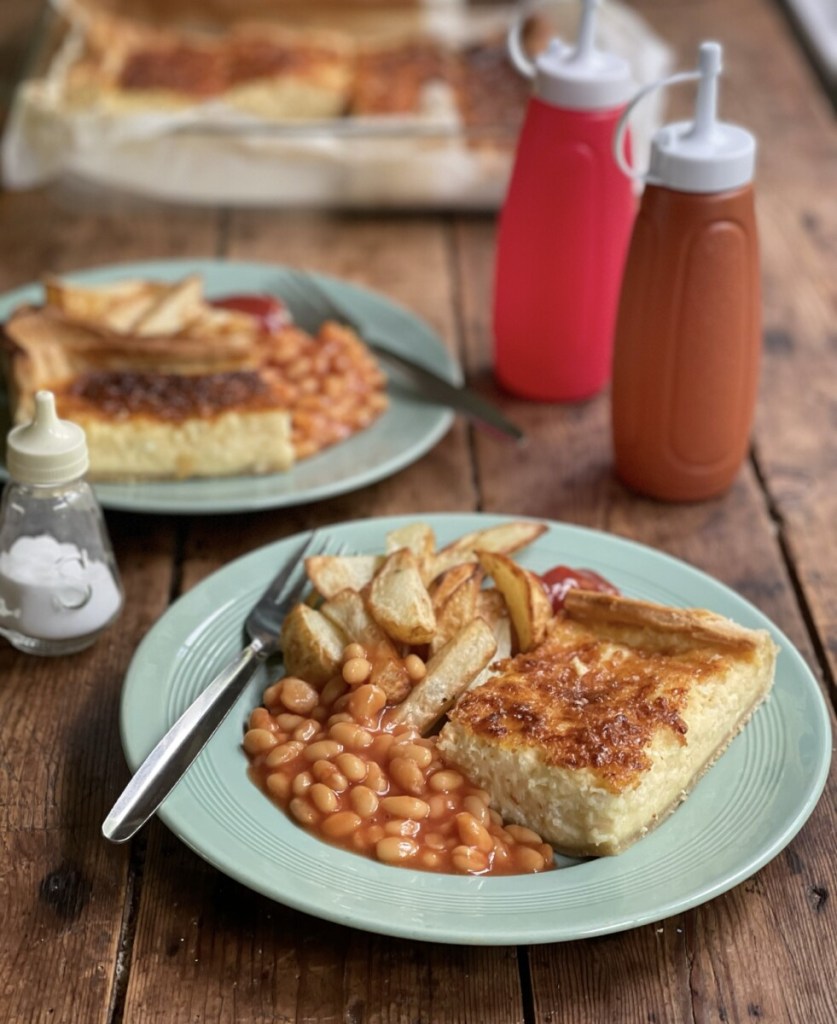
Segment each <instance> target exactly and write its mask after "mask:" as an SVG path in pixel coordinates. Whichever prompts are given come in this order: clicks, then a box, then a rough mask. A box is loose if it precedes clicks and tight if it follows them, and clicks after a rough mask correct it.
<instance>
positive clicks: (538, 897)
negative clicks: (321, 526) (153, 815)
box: [121, 514, 831, 945]
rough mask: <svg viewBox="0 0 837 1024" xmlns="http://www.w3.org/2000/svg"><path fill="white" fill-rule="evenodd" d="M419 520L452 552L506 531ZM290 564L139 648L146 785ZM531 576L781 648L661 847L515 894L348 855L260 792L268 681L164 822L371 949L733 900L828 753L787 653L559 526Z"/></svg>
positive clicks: (517, 936)
mask: <svg viewBox="0 0 837 1024" xmlns="http://www.w3.org/2000/svg"><path fill="white" fill-rule="evenodd" d="M411 518H415V517H411ZM422 518H423V519H424V520H425V521H427V522H429V523H430V524H431V525H432V526H433V529H434V531H435V533H436V538H437V541H438V542H439V543H445V542H448V541H450V540H452V539H453V538H455V537H457V536H459V535H460V534H462V533H465V532H468V531H471V530H475V529H480V528H482V527H485V526H490V525H493V524H496V523H499V522H501V521H504V520H505V519H507V518H508V517H503V516H489V515H476V514H470V515H464V514H463V515H433V516H425V517H422ZM408 521H410V520H408V519H406V518H404V517H398V518H386V519H368V520H361V521H358V522H352V523H346V524H343V525H337V526H334V527H333V528H331V532H332V533H333V534H334V536H335V537H336V538H337V539H338V540H339V541H344V542H346V543H347V545H348V546H349V548H350V550H352V551H355V552H358V553H364V552H365V553H374V552H379V551H381V550H382V549H383V544H384V535H385V533H386V532H387V531H388V530H390V529H393V528H394V527H396V526H399V525H403V524H404V523H405V522H408ZM297 543H298V541H297ZM292 550H294V540H293V539H288V540H284V541H280V542H277V543H275V544H271V545H268V546H267V547H264V548H261V549H259V550H257V551H254V552H251V553H250V554H249V555H246V556H244V557H242V558H239V559H238V560H236V561H234V562H231V563H230V564H229V565H227V566H225V567H224V568H222V569H220V570H218V571H217V572H216V573H214V574H213V575H212V576H210V577H208V578H207V579H206V580H204V581H203V582H202V583H200V584H199V585H198V586H196V587H195V588H194V589H193V590H191V591H189V593H187V594H186V595H185V596H184V597H182V598H181V599H180V600H178V601H177V602H176V603H175V604H174V605H172V607H171V609H170V610H169V611H168V612H167V613H166V615H164V616H163V618H162V619H161V620H160V621H159V622H158V623H157V625H156V626H155V627H154V628H153V629H152V630H151V632H150V633H149V634H148V635H147V636H146V638H145V639H144V640H143V642H142V644H141V645H140V647H139V649H138V650H137V652H136V655H135V657H134V659H133V661H132V663H131V666H130V668H129V671H128V674H127V677H126V680H125V685H124V689H123V694H122V706H121V731H122V739H123V745H124V749H125V753H126V757H127V760H128V763H129V765H130V766H131V769H132V770H135V769H136V768H137V767H138V765H139V764H140V763H141V762H142V760H143V759H144V758H145V756H146V755H147V754H148V752H149V751H150V750H151V749H152V747H153V746H154V745H155V744H156V742H157V741H158V740H159V738H160V737H161V736H162V735H163V733H164V732H165V731H166V730H167V729H168V728H169V726H170V725H171V724H172V723H173V722H174V721H175V719H176V718H177V717H178V716H179V715H180V714H181V713H182V712H183V711H184V710H185V708H186V707H187V705H188V704H189V703H190V702H191V701H192V700H194V698H195V697H196V696H197V694H198V693H199V692H200V690H201V689H202V688H203V687H204V686H205V685H206V684H207V682H208V681H209V679H210V678H211V677H212V676H213V675H214V674H215V672H216V671H217V670H218V669H219V668H220V667H221V666H222V665H223V664H224V663H225V662H226V661H227V660H229V659H231V658H232V657H233V656H234V655H235V653H236V652H237V651H238V649H239V647H240V644H241V638H242V624H243V621H244V618H245V616H246V614H247V612H248V610H249V609H250V607H251V606H252V604H253V602H254V601H255V600H256V599H257V597H258V596H259V594H260V593H261V591H262V590H263V588H264V587H265V586H266V584H267V582H268V580H269V579H270V578H271V577H272V576H273V575H274V574H275V572H276V571H277V569H278V567H279V566H280V565H281V564H282V562H283V560H284V559H285V558H286V557H287V556H288V555H289V553H290V552H291V551H292ZM519 560H520V561H521V563H522V564H524V565H525V566H527V567H529V568H531V569H534V570H537V571H544V570H546V569H548V568H551V567H552V566H554V565H558V564H565V565H566V564H569V565H574V566H577V567H588V568H592V569H595V570H597V571H598V572H600V573H602V574H603V575H604V576H605V577H607V578H609V579H610V580H612V581H613V582H614V583H615V584H616V585H617V586H619V587H620V588H621V589H622V591H623V592H624V593H625V594H626V595H629V596H632V597H638V598H644V599H647V600H651V601H658V602H662V603H665V604H672V605H678V606H696V607H703V608H709V609H712V610H713V611H715V612H718V613H720V614H722V615H726V616H728V617H730V618H732V619H734V620H735V621H737V622H739V623H741V624H742V625H745V626H750V627H756V628H765V629H768V630H770V632H771V633H772V634H773V636H774V638H775V639H776V641H777V643H778V644H779V645H780V646H781V653H780V655H779V661H778V669H777V676H776V683H775V686H774V689H773V691H772V694H771V697H770V699H769V700H768V701H767V702H766V703H765V704H764V705H763V706H762V707H761V708H760V709H759V710H758V711H757V712H756V714H755V715H754V717H753V719H752V720H751V721H750V723H749V724H748V725H747V727H746V728H745V729H744V731H743V732H742V733H741V734H740V735H739V736H738V738H737V739H735V740H734V742H733V743H732V744H731V745H730V747H729V748H728V750H727V751H726V753H725V754H724V755H723V757H722V758H721V759H720V760H719V761H718V763H717V764H716V765H715V766H714V767H713V768H712V769H711V771H709V772H708V773H707V774H706V775H705V776H704V777H703V778H702V779H701V781H700V782H699V783H698V785H697V787H696V788H695V790H694V791H693V793H692V794H691V796H690V797H689V799H688V800H687V801H686V802H685V803H684V804H683V805H682V806H681V807H680V808H679V809H678V810H677V811H676V812H675V813H674V814H673V815H672V816H671V817H670V818H669V819H668V820H667V821H665V822H664V823H663V824H662V825H661V826H660V827H659V828H658V829H657V830H656V831H654V832H653V833H651V834H650V835H648V836H646V837H645V838H644V839H642V840H641V841H640V842H638V843H636V844H635V845H634V846H633V847H631V848H630V849H629V850H627V851H626V852H625V853H623V854H621V855H620V856H618V857H611V858H601V859H598V860H587V861H583V862H577V863H576V862H572V861H568V860H562V861H560V862H559V863H560V864H561V865H562V866H561V867H560V869H559V870H555V871H549V872H546V873H544V874H539V875H523V876H516V877H510V878H509V877H498V878H480V877H460V876H453V875H437V874H430V873H425V872H420V871H413V870H410V869H406V868H399V867H389V866H386V865H382V864H378V863H376V862H374V861H372V860H370V859H367V858H365V857H362V856H360V855H356V854H352V853H348V852H344V851H342V850H338V849H335V848H333V847H331V846H329V845H328V844H326V843H324V842H322V841H320V840H318V839H316V838H314V837H313V836H312V835H310V834H308V833H307V832H305V831H303V830H302V829H301V828H299V827H298V826H296V825H295V824H293V823H292V822H291V821H290V820H289V819H288V818H287V817H286V816H285V815H284V814H283V813H282V811H281V810H279V809H278V808H277V807H276V806H275V805H273V804H272V803H270V801H269V800H268V799H267V798H266V797H265V796H264V795H263V794H262V793H261V791H260V790H258V789H257V788H256V786H255V785H254V784H253V783H251V782H250V781H249V779H248V777H247V760H246V758H245V755H244V753H243V752H242V749H241V737H242V729H243V725H244V722H245V720H246V718H247V717H248V715H249V712H250V710H251V709H252V708H253V707H256V706H257V705H259V704H260V703H261V693H262V691H263V689H264V687H265V685H266V682H267V680H268V678H269V674H268V672H266V671H263V672H261V674H260V675H259V676H258V677H257V678H256V679H254V681H253V682H252V684H251V685H250V686H249V687H248V689H247V692H246V694H244V695H243V696H242V698H241V700H240V701H239V703H238V704H237V705H236V707H235V708H234V709H233V712H232V713H231V714H230V715H229V717H228V718H227V719H226V721H225V722H224V723H223V725H222V726H221V727H220V728H219V730H218V731H217V732H216V734H215V735H214V736H213V738H212V739H211V741H210V742H209V743H208V744H207V746H206V747H205V749H204V750H203V752H202V753H201V754H200V756H199V757H198V759H197V760H196V761H195V763H194V764H193V765H192V767H191V768H190V769H189V771H188V772H187V773H186V775H185V776H184V778H183V779H182V781H181V782H180V784H179V785H178V786H177V788H176V789H175V790H174V791H173V792H172V793H171V795H170V796H169V798H168V799H167V800H166V801H165V803H164V804H163V806H162V808H161V809H160V812H159V813H160V816H161V818H162V819H163V820H164V821H165V823H166V824H167V825H168V826H169V828H170V829H171V830H172V831H173V832H174V833H175V834H176V835H177V836H179V837H180V838H181V839H182V840H183V842H185V843H186V844H187V845H188V846H190V847H191V848H192V849H193V850H195V851H196V852H197V853H198V854H200V855H201V856H202V857H204V858H205V859H206V860H207V861H209V862H210V863H211V864H213V865H215V866H216V867H217V868H218V869H219V870H220V871H223V872H224V873H225V874H227V875H229V876H231V877H232V878H235V879H237V880H238V881H240V882H241V883H243V884H244V885H246V886H249V887H250V888H251V889H254V890H256V891H257V892H260V893H263V894H264V895H265V896H268V897H270V898H271V899H274V900H277V901H279V902H281V903H285V904H288V905H289V906H293V907H296V908H298V909H299V910H303V911H306V912H308V913H310V914H314V915H316V916H318V917H322V918H326V919H328V920H331V921H337V922H339V923H341V924H345V925H350V926H352V927H355V928H362V929H366V930H368V931H372V932H379V933H383V934H387V935H396V936H402V937H406V938H412V939H424V940H432V941H436V942H449V943H462V944H473V945H480V944H484V945H513V944H519V943H540V942H558V941H562V940H568V939H579V938H584V937H587V936H592V935H601V934H604V933H608V932H616V931H621V930H624V929H627V928H632V927H635V926H637V925H641V924H645V923H647V922H650V921H658V920H660V919H662V918H665V917H669V916H671V915H673V914H677V913H679V912H681V911H684V910H686V909H688V908H690V907H694V906H697V905H698V904H700V903H703V902H705V901H706V900H709V899H711V898H712V897H714V896H717V895H719V894H720V893H723V892H725V891H726V890H728V889H731V888H732V887H733V886H735V885H737V884H738V883H739V882H741V881H743V880H744V879H746V878H747V877H749V876H750V875H752V874H753V873H754V872H756V871H757V870H758V869H759V868H761V867H762V866H763V865H764V864H766V863H767V862H768V861H769V860H771V858H773V857H775V856H776V854H777V853H779V851H780V850H782V848H783V847H784V846H785V845H786V844H787V843H788V842H789V841H790V840H791V839H792V838H793V836H794V835H795V834H796V833H797V831H798V830H799V829H800V828H801V827H802V825H803V823H804V822H805V820H806V819H807V817H808V815H809V814H810V813H811V811H812V810H813V808H814V806H815V804H816V802H817V799H818V797H819V795H820V793H821V792H822V789H823V786H824V785H825V779H826V774H827V771H828V766H829V761H830V752H831V738H830V727H829V720H828V715H827V712H826V708H825V702H824V699H823V697H822V695H821V693H820V690H819V687H818V686H817V683H816V681H815V679H814V677H813V675H812V674H811V672H810V670H809V669H808V667H807V665H806V664H805V662H804V660H803V659H802V657H801V656H800V654H799V653H798V652H797V651H796V650H795V649H794V647H793V645H792V644H791V643H790V641H789V640H788V639H787V638H786V637H785V636H783V635H782V634H781V633H780V632H779V630H777V629H776V627H775V626H773V625H772V623H770V622H769V621H768V620H767V619H766V618H765V616H764V615H762V614H761V612H759V611H758V610H757V609H756V608H754V607H753V606H752V605H751V604H749V603H748V602H746V601H745V600H744V599H743V598H741V597H739V596H738V595H737V594H735V593H734V592H733V591H731V590H729V589H728V588H727V587H725V586H723V585H722V584H721V583H719V582H717V581H716V580H714V579H712V578H711V577H709V576H707V575H705V574H704V573H701V572H699V571H697V570H696V569H694V568H692V567H690V566H689V565H686V564H685V563H683V562H680V561H677V560H676V559H674V558H671V557H669V556H667V555H664V554H661V553H659V552H657V551H653V550H651V549H650V548H646V547H643V546H641V545H638V544H635V543H632V542H630V541H627V540H623V539H621V538H618V537H613V536H610V535H607V534H603V533H598V532H595V531H592V530H586V529H582V528H580V527H574V526H566V525H561V524H558V523H551V524H549V530H548V531H547V532H546V533H544V534H543V535H542V536H541V537H540V538H539V539H538V540H537V541H536V542H535V543H534V544H532V545H531V546H530V547H529V548H528V549H526V551H525V552H523V553H521V554H520V556H519ZM276 675H277V672H276V670H275V669H274V671H273V673H272V676H276Z"/></svg>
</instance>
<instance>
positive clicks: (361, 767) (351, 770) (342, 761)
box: [334, 753, 367, 782]
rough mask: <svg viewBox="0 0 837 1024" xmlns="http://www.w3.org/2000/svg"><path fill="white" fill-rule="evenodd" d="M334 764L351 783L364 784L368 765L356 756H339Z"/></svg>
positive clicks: (347, 754) (345, 754)
mask: <svg viewBox="0 0 837 1024" xmlns="http://www.w3.org/2000/svg"><path fill="white" fill-rule="evenodd" d="M334 763H335V764H336V765H337V767H338V768H339V769H340V771H341V772H342V773H343V774H344V775H345V776H346V778H347V779H348V780H349V782H363V780H364V779H365V778H366V772H367V764H366V762H365V761H364V760H362V759H361V758H359V757H358V756H357V755H356V754H349V753H343V754H338V755H337V757H335V759H334Z"/></svg>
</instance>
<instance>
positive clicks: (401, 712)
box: [392, 619, 497, 734]
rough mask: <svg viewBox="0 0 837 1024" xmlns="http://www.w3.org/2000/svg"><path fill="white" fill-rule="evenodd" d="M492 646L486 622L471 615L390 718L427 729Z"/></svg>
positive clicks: (485, 660) (486, 659) (487, 657)
mask: <svg viewBox="0 0 837 1024" xmlns="http://www.w3.org/2000/svg"><path fill="white" fill-rule="evenodd" d="M496 648H497V645H496V643H495V641H494V634H493V633H492V632H491V629H490V628H489V626H488V625H487V623H486V622H485V621H484V620H483V619H472V620H471V622H469V623H468V625H467V626H466V627H465V628H464V629H463V630H462V632H460V633H458V634H457V635H456V636H455V637H454V638H453V639H452V640H450V641H449V642H448V643H447V644H445V646H444V647H443V648H442V649H441V650H440V651H438V652H437V653H436V654H435V655H434V656H433V657H432V658H431V659H430V660H429V661H428V662H427V675H426V676H425V677H424V679H422V681H421V682H420V683H417V684H416V685H415V686H414V687H413V689H412V691H411V692H410V694H409V696H408V697H407V698H406V699H405V700H404V701H402V703H401V704H400V705H399V706H398V707H397V708H395V710H394V712H393V714H392V720H394V721H395V722H398V723H402V722H403V723H407V724H409V725H412V726H413V727H414V728H416V729H418V730H419V732H421V733H422V734H426V733H428V732H429V731H430V730H431V729H432V728H433V726H434V725H435V724H436V723H437V722H438V721H439V719H440V718H441V717H442V715H444V714H445V712H446V711H447V710H448V708H450V707H451V705H452V704H453V703H454V702H455V701H456V699H457V697H458V696H459V695H460V694H461V693H462V692H463V691H464V690H465V688H466V687H467V686H468V684H469V683H470V682H471V681H472V680H473V679H474V678H475V677H476V676H477V675H479V673H480V672H481V671H482V670H483V669H484V668H485V666H486V665H487V664H488V663H489V662H490V661H491V659H492V658H493V656H494V652H495V650H496Z"/></svg>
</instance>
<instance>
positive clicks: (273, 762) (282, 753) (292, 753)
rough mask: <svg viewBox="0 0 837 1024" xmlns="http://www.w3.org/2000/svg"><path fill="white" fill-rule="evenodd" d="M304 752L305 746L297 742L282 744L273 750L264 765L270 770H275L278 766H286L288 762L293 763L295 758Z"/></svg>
mask: <svg viewBox="0 0 837 1024" xmlns="http://www.w3.org/2000/svg"><path fill="white" fill-rule="evenodd" d="M302 750H303V744H302V743H299V742H298V741H297V740H293V741H292V742H290V743H280V744H279V746H278V747H274V748H273V750H271V752H270V753H269V754H268V755H267V757H266V758H265V759H264V763H265V764H266V765H267V767H268V768H275V767H276V766H277V765H280V764H285V763H286V762H288V761H292V760H293V759H294V758H295V757H298V756H299V755H300V753H301V752H302Z"/></svg>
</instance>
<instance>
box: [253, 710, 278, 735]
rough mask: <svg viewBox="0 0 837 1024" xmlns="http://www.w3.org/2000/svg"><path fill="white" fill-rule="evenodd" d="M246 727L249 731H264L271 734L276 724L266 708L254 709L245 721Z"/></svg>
mask: <svg viewBox="0 0 837 1024" xmlns="http://www.w3.org/2000/svg"><path fill="white" fill-rule="evenodd" d="M247 727H248V728H249V729H266V730H267V731H268V732H272V731H273V730H274V729H275V728H276V723H275V722H274V721H273V718H272V717H271V714H270V712H269V711H268V710H267V708H254V709H253V711H252V712H251V713H250V718H249V719H248V721H247Z"/></svg>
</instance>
